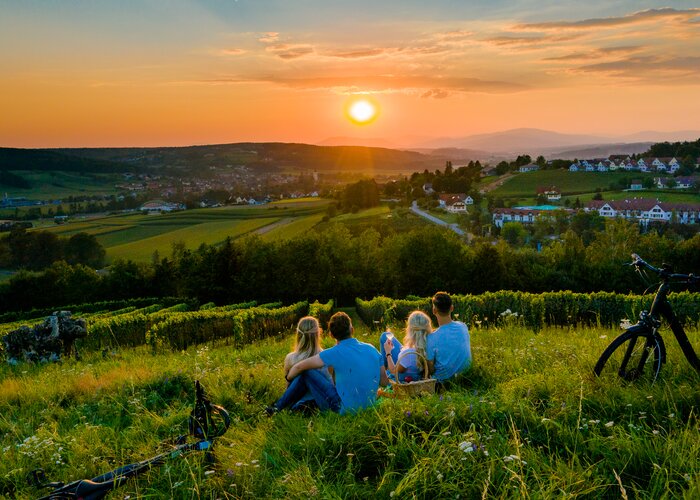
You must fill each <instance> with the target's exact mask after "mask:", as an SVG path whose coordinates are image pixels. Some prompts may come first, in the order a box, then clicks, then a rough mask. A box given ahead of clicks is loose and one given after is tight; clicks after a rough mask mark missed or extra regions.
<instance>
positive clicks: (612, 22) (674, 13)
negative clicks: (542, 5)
mask: <svg viewBox="0 0 700 500" xmlns="http://www.w3.org/2000/svg"><path fill="white" fill-rule="evenodd" d="M698 16H700V9H686V10H677V9H672V8H662V9H649V10H643V11H640V12H634V13H632V14H628V15H626V16H618V17H604V18H593V19H583V20H580V21H555V22H544V23H527V24H517V25H515V26H514V27H513V30H515V31H550V30H555V31H558V30H590V29H602V28H613V27H618V26H625V25H633V24H641V23H653V22H656V21H660V20H664V19H670V20H675V21H690V22H696V21H697V17H698Z"/></svg>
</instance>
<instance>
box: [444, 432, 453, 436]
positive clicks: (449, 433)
mask: <svg viewBox="0 0 700 500" xmlns="http://www.w3.org/2000/svg"><path fill="white" fill-rule="evenodd" d="M451 434H452V433H451V432H450V431H445V432H443V433H442V435H443V436H449V435H451Z"/></svg>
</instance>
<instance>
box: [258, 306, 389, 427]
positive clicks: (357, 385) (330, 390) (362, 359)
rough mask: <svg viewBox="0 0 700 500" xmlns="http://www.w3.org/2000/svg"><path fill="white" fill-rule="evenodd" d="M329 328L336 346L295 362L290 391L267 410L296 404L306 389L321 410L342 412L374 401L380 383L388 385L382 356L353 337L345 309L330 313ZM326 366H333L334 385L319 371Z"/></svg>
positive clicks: (290, 373) (274, 410) (353, 410)
mask: <svg viewBox="0 0 700 500" xmlns="http://www.w3.org/2000/svg"><path fill="white" fill-rule="evenodd" d="M328 330H329V331H330V334H331V336H332V337H333V338H334V339H335V340H336V345H335V346H333V347H331V348H330V349H326V350H324V351H321V352H319V353H318V354H316V355H314V356H311V357H310V358H306V359H304V360H302V361H300V362H298V363H296V364H295V365H293V366H292V368H291V369H290V370H289V373H288V374H287V377H286V378H287V380H288V381H289V382H290V384H289V386H288V387H287V390H286V391H285V393H284V394H283V395H282V397H281V398H280V399H279V400H277V402H276V403H275V404H274V406H272V407H271V408H269V409H268V410H267V411H268V413H273V412H276V411H279V410H282V409H284V408H288V407H290V406H292V405H294V404H296V402H298V401H299V400H300V399H301V397H303V395H304V394H306V392H307V391H310V392H311V394H312V396H313V398H314V401H315V402H316V404H317V405H318V407H319V409H321V410H331V411H335V412H338V413H340V414H341V415H343V414H346V413H356V412H358V411H360V410H362V409H364V408H367V407H369V406H372V405H373V404H374V402H375V401H376V397H377V389H378V388H379V384H381V385H387V384H388V379H387V377H386V371H385V370H384V366H382V359H381V355H380V354H379V352H378V351H377V349H376V348H375V347H374V346H373V345H370V344H366V343H364V342H360V341H358V340H357V339H355V338H353V336H352V334H353V331H354V330H353V327H352V321H351V320H350V316H348V315H347V314H345V313H344V312H337V313H335V314H334V315H333V316H331V319H330V321H329V322H328ZM324 367H328V368H332V369H333V375H334V377H335V386H334V385H333V384H332V383H330V382H328V380H327V379H325V377H323V375H321V374H320V372H319V371H318V369H319V368H324Z"/></svg>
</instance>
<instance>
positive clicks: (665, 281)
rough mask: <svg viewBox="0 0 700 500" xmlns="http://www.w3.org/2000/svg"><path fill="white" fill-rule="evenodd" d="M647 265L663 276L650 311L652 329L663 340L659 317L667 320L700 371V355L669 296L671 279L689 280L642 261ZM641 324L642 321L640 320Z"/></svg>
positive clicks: (689, 357)
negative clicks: (694, 347)
mask: <svg viewBox="0 0 700 500" xmlns="http://www.w3.org/2000/svg"><path fill="white" fill-rule="evenodd" d="M640 261H641V259H640ZM641 262H643V263H644V265H646V266H647V267H648V268H651V269H652V270H653V271H656V272H659V274H660V275H661V280H662V281H661V284H660V285H659V288H658V289H657V291H656V296H655V297H654V302H652V304H651V308H650V310H649V316H651V318H650V320H651V322H652V328H653V330H652V331H653V334H654V335H656V336H657V337H658V338H659V339H661V335H660V334H659V333H658V328H659V326H660V321H659V320H658V318H659V316H662V317H663V318H664V319H666V322H667V323H668V325H669V327H670V328H671V331H672V332H673V335H674V337H676V341H677V342H678V345H679V346H680V348H681V350H682V351H683V354H684V355H685V357H686V359H687V360H688V362H689V363H690V365H691V366H692V367H693V368H695V369H696V370H698V371H700V360H699V359H698V355H697V353H696V352H695V350H694V349H693V346H692V344H691V343H690V340H689V339H688V335H687V334H686V333H685V330H684V329H683V325H682V324H681V322H680V321H679V319H678V317H677V316H676V315H675V314H674V312H673V308H672V307H671V304H670V303H669V301H668V294H669V292H670V290H671V279H673V278H674V277H681V278H687V276H685V275H674V274H672V273H670V272H669V271H668V270H667V269H656V268H654V267H653V266H650V265H649V264H647V263H646V262H644V261H641ZM640 323H641V320H640ZM661 342H662V345H663V340H661ZM662 354H663V358H662V359H663V360H664V362H665V360H666V348H665V347H664V349H663V352H662Z"/></svg>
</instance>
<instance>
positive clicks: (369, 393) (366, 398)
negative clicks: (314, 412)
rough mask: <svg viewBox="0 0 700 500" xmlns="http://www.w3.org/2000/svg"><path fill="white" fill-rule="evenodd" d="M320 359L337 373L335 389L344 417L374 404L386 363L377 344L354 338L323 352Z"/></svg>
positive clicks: (342, 341)
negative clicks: (375, 345) (381, 373)
mask: <svg viewBox="0 0 700 500" xmlns="http://www.w3.org/2000/svg"><path fill="white" fill-rule="evenodd" d="M319 356H321V361H323V363H324V364H325V365H326V366H332V367H333V370H334V371H335V388H336V390H337V391H338V396H340V401H341V406H340V414H341V415H343V414H345V413H354V412H357V411H359V410H361V409H363V408H366V407H368V406H372V405H373V404H374V402H375V401H376V399H377V389H379V377H380V375H379V373H380V370H382V369H383V367H382V361H383V360H382V357H381V354H379V351H377V349H376V348H375V347H374V346H373V345H370V344H365V343H364V342H360V341H359V340H357V339H355V338H352V337H351V338H349V339H345V340H341V341H340V342H338V343H337V344H336V345H335V346H333V347H331V348H330V349H326V350H324V351H321V352H320V353H319Z"/></svg>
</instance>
